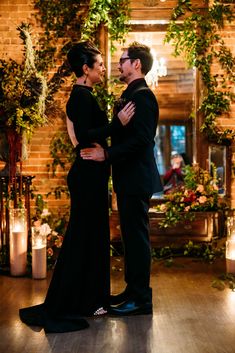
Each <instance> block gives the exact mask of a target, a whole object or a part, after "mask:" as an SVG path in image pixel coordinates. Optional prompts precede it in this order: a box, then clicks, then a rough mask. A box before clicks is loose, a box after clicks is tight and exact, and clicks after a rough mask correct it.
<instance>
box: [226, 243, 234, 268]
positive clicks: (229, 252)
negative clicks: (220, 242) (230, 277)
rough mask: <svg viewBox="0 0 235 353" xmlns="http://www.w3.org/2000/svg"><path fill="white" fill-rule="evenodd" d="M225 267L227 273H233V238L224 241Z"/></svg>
mask: <svg viewBox="0 0 235 353" xmlns="http://www.w3.org/2000/svg"><path fill="white" fill-rule="evenodd" d="M226 269H227V273H232V274H235V239H230V240H227V241H226Z"/></svg>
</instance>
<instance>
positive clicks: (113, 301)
mask: <svg viewBox="0 0 235 353" xmlns="http://www.w3.org/2000/svg"><path fill="white" fill-rule="evenodd" d="M128 298H129V297H128V294H127V292H126V291H124V292H122V293H120V294H117V295H110V299H109V304H110V305H118V304H121V303H123V302H125V301H127V300H128Z"/></svg>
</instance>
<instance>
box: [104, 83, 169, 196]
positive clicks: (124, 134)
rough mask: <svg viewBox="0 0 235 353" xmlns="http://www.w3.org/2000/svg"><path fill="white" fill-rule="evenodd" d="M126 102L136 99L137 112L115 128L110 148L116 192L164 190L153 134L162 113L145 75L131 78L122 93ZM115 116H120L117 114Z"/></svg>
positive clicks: (134, 193)
mask: <svg viewBox="0 0 235 353" xmlns="http://www.w3.org/2000/svg"><path fill="white" fill-rule="evenodd" d="M121 98H122V100H124V101H125V104H126V103H127V102H128V101H133V102H134V103H135V106H136V110H135V114H134V116H133V118H132V119H131V121H130V122H129V124H128V125H126V126H125V127H124V128H122V129H117V130H115V131H113V133H112V135H111V141H112V143H111V146H110V147H108V148H107V153H108V157H109V160H110V162H111V163H112V176H113V186H114V190H115V192H117V193H125V194H129V195H137V194H144V195H146V194H147V195H149V196H150V195H152V194H153V193H155V192H159V191H162V183H161V179H160V175H159V172H158V169H157V165H156V162H155V158H154V153H153V148H154V145H155V142H154V137H155V135H156V128H157V123H158V117H159V109H158V103H157V100H156V97H155V95H154V94H153V92H152V91H151V90H150V89H149V88H148V86H147V84H146V81H145V80H144V79H137V80H135V81H133V82H131V83H130V84H129V85H128V87H127V89H126V90H125V91H124V92H123V94H122V97H121ZM113 119H118V118H117V116H114V118H113Z"/></svg>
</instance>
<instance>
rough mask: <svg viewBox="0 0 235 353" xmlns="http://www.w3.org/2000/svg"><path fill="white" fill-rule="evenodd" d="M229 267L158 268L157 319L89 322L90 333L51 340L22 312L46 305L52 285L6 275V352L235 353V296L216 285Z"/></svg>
mask: <svg viewBox="0 0 235 353" xmlns="http://www.w3.org/2000/svg"><path fill="white" fill-rule="evenodd" d="M112 267H113V269H112V271H111V272H112V275H111V276H112V290H113V292H114V293H117V292H119V291H120V290H121V289H122V288H123V286H124V283H123V280H122V276H123V271H119V269H122V267H123V266H122V261H117V258H113V260H112ZM224 271H225V268H224V263H222V262H220V263H216V264H213V265H209V264H205V263H202V262H200V261H195V260H192V259H186V258H183V259H177V260H175V263H174V265H173V266H172V267H171V268H166V267H164V265H163V264H162V263H153V267H152V277H151V282H152V287H153V293H154V314H153V316H151V315H145V316H144V315H143V316H136V317H123V318H113V317H102V318H97V319H89V323H90V328H88V329H86V330H83V331H77V332H71V333H63V334H48V335H45V333H44V331H43V330H39V329H37V328H34V329H32V328H30V327H28V326H26V325H24V324H23V323H21V321H20V320H19V317H18V309H19V308H20V307H25V306H29V305H33V304H37V303H41V302H42V301H43V299H44V296H45V292H46V290H47V286H48V282H49V278H50V275H49V276H48V279H47V280H32V279H31V278H12V277H8V276H5V275H1V276H0V352H1V353H3V352H4V353H51V352H53V353H234V352H235V292H232V291H231V290H230V289H225V290H223V291H219V290H218V289H215V288H212V286H211V284H212V281H213V279H215V278H216V277H217V275H219V274H221V273H222V272H224Z"/></svg>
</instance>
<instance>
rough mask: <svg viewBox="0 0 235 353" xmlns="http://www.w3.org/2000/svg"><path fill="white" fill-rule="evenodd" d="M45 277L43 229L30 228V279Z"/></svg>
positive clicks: (45, 261) (45, 239) (45, 259)
mask: <svg viewBox="0 0 235 353" xmlns="http://www.w3.org/2000/svg"><path fill="white" fill-rule="evenodd" d="M46 275H47V234H46V233H45V232H43V227H32V277H33V278H34V279H43V278H46Z"/></svg>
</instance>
